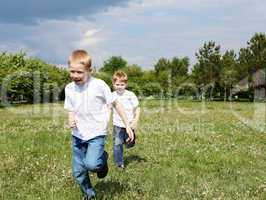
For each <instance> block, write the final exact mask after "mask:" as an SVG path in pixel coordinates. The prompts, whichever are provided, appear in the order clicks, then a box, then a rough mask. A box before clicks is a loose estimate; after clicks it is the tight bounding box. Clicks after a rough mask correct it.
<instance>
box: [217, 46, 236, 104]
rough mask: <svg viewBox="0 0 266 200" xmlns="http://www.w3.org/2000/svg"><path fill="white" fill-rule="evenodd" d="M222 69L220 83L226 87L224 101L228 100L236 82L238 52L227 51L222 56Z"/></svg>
mask: <svg viewBox="0 0 266 200" xmlns="http://www.w3.org/2000/svg"><path fill="white" fill-rule="evenodd" d="M221 63H222V69H221V73H220V85H221V86H222V87H223V89H224V101H226V99H227V97H228V95H229V92H230V89H231V88H232V87H233V84H235V83H236V81H237V78H236V74H237V71H236V69H237V68H236V67H237V62H236V54H235V52H234V51H233V50H230V51H226V52H225V54H224V55H223V56H222V60H221Z"/></svg>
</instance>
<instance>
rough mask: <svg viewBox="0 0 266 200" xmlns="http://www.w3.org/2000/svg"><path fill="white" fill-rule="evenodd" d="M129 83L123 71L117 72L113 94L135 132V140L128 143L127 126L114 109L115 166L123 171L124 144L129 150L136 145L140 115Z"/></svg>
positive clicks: (136, 100)
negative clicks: (136, 132)
mask: <svg viewBox="0 0 266 200" xmlns="http://www.w3.org/2000/svg"><path fill="white" fill-rule="evenodd" d="M127 81H128V77H127V74H126V73H124V72H122V71H117V72H115V74H114V75H113V88H114V90H115V91H114V92H113V94H114V96H116V98H117V100H118V101H119V102H120V103H121V104H122V105H123V107H124V108H125V111H126V116H127V119H128V121H129V123H130V127H131V128H132V130H133V132H134V140H133V141H129V142H127V140H128V134H127V131H126V124H125V123H124V122H123V120H122V119H121V117H120V116H119V114H118V113H117V111H116V110H115V109H113V155H114V161H115V164H116V165H117V166H118V167H120V168H122V169H124V158H123V144H126V147H127V148H131V147H133V146H134V145H135V131H136V129H137V124H138V120H139V115H140V108H139V101H138V98H137V96H136V95H135V94H134V93H133V92H131V91H129V90H127V89H126V88H127Z"/></svg>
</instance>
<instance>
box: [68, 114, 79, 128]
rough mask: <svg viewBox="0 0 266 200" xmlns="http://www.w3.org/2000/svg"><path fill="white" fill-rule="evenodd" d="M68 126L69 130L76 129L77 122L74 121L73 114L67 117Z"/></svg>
mask: <svg viewBox="0 0 266 200" xmlns="http://www.w3.org/2000/svg"><path fill="white" fill-rule="evenodd" d="M68 125H69V127H70V128H75V127H77V121H76V119H75V117H74V115H73V114H70V115H69V116H68Z"/></svg>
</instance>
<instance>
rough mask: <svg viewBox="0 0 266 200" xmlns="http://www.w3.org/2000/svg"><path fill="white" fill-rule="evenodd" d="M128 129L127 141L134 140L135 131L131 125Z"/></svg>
mask: <svg viewBox="0 0 266 200" xmlns="http://www.w3.org/2000/svg"><path fill="white" fill-rule="evenodd" d="M126 131H127V134H128V138H127V140H126V142H132V141H133V140H134V133H133V131H132V129H131V127H126Z"/></svg>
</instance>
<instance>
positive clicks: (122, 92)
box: [116, 89, 126, 95]
mask: <svg viewBox="0 0 266 200" xmlns="http://www.w3.org/2000/svg"><path fill="white" fill-rule="evenodd" d="M125 91H126V89H124V90H123V91H121V92H120V91H118V90H116V93H117V94H118V95H123V94H124V93H125Z"/></svg>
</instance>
